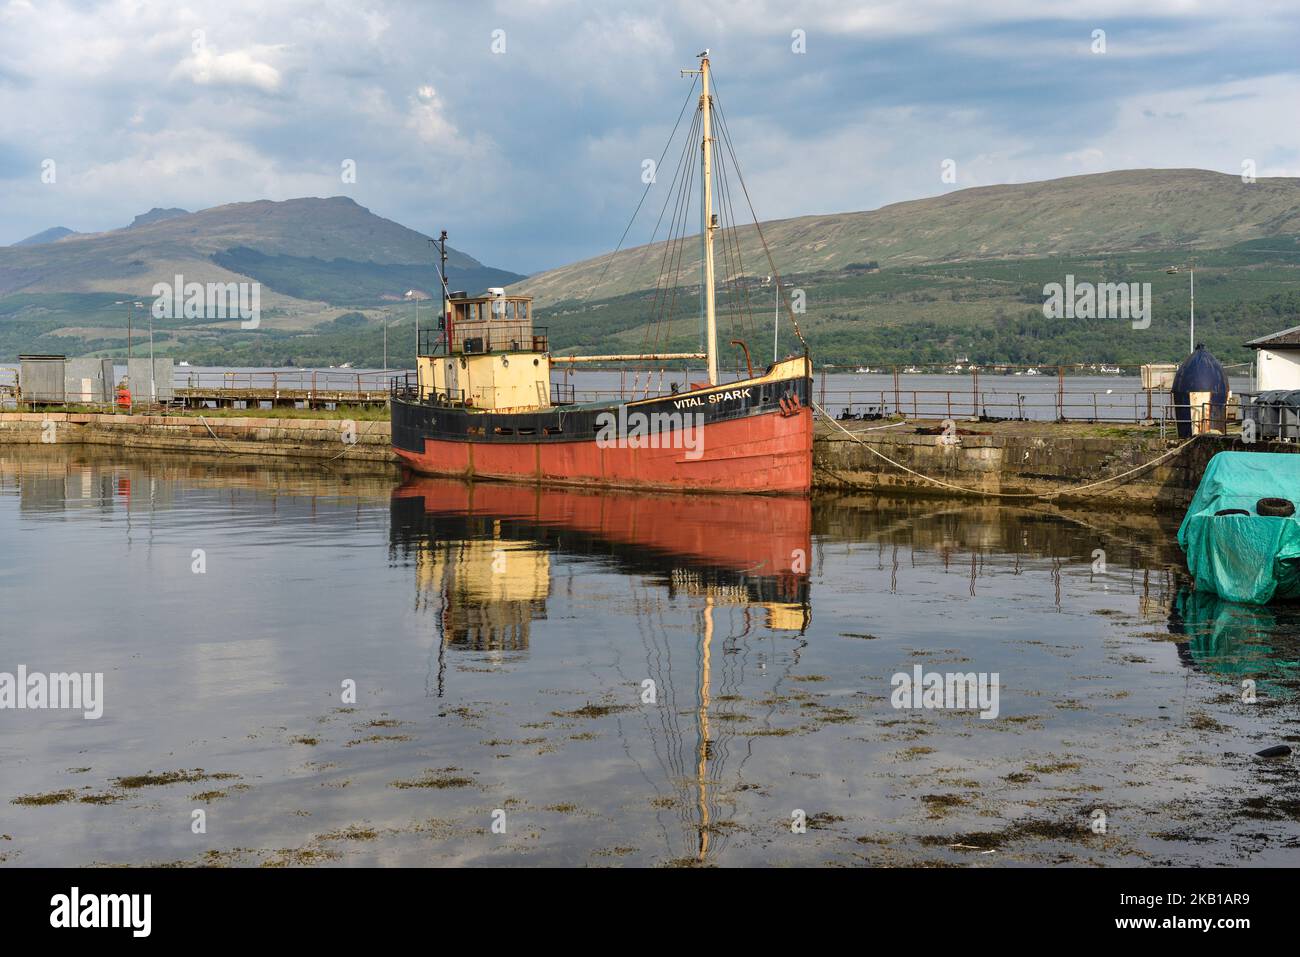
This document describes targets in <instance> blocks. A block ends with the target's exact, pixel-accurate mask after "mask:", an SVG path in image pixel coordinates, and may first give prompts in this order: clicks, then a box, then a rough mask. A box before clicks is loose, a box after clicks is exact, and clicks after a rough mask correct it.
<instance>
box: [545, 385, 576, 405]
mask: <svg viewBox="0 0 1300 957" xmlns="http://www.w3.org/2000/svg"><path fill="white" fill-rule="evenodd" d="M575 394H576V393H575V392H574V388H573V386H572V385H571V384H569V383H567V382H552V383H551V405H573V403H574V401H575V399H574V396H575Z"/></svg>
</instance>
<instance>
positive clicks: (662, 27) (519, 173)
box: [0, 0, 1300, 272]
mask: <svg viewBox="0 0 1300 957" xmlns="http://www.w3.org/2000/svg"><path fill="white" fill-rule="evenodd" d="M1139 8H1141V9H1140V12H1139ZM498 31H499V32H498ZM796 31H801V33H796ZM1096 31H1104V38H1095V37H1097V35H1096V33H1095V32H1096ZM799 37H802V38H803V43H802V45H803V48H804V52H796V50H795V48H796V47H797V46H799V43H798V38H799ZM1099 39H1104V52H1097V49H1096V48H1097V47H1099V46H1100V44H1099ZM494 46H495V49H494ZM704 47H709V48H711V50H712V62H713V66H714V71H715V74H716V77H717V81H718V85H719V93H720V97H721V99H722V102H723V104H724V106H725V108H726V112H727V115H728V118H729V120H730V127H731V132H732V136H733V139H734V141H735V144H736V147H737V150H738V151H739V154H740V160H741V165H742V169H743V171H744V173H745V176H746V179H747V181H748V184H749V186H750V192H751V194H752V196H753V198H754V201H755V204H756V206H757V208H758V212H759V214H760V215H761V216H762V217H763V218H769V219H770V218H778V217H784V216H794V215H800V214H805V213H817V212H841V211H846V210H856V209H871V208H874V207H877V206H881V205H883V204H886V203H891V202H896V201H899V200H904V199H913V198H917V197H923V196H931V195H935V194H937V193H940V192H944V191H946V190H951V189H958V188H963V187H969V186H980V185H987V184H991V183H1007V182H1023V181H1027V180H1036V179H1047V178H1051V177H1056V176H1066V175H1072V174H1078V173H1091V172H1101V171H1105V170H1114V169H1127V168H1133V167H1200V168H1205V169H1215V170H1221V171H1223V172H1229V173H1240V172H1241V169H1242V163H1243V162H1244V161H1245V160H1248V159H1249V160H1253V161H1254V162H1255V164H1256V169H1257V171H1258V174H1259V175H1261V176H1270V175H1285V176H1298V175H1300V123H1298V122H1297V119H1300V59H1298V58H1297V55H1296V54H1297V51H1298V50H1300V7H1298V6H1297V5H1296V4H1294V3H1293V2H1274V0H1255V2H1251V3H1241V2H1239V0H1233V2H1227V0H1199V2H1198V0H1149V2H1145V3H1142V2H1136V3H1135V2H1133V0H1115V2H1109V0H1103V2H1059V0H985V2H981V3H973V2H971V0H960V2H947V0H894V2H837V0H713V2H704V0H661V2H659V3H653V2H650V3H647V2H641V3H612V2H604V3H602V2H595V0H510V2H507V0H501V2H475V3H452V2H445V3H434V2H427V0H426V2H407V3H403V2H380V0H346V2H336V0H311V2H294V0H275V2H266V0H256V2H244V0H213V2H209V0H189V2H186V3H175V2H145V0H114V2H104V3H95V2H84V0H81V2H59V0H52V2H42V0H0V244H3V243H10V242H13V241H15V240H18V239H21V238H23V237H25V236H28V235H30V234H32V233H35V232H39V231H40V230H42V229H46V228H48V227H50V226H56V225H60V226H67V227H70V228H72V229H76V230H81V231H94V230H102V229H109V228H113V227H116V226H120V225H124V224H126V223H127V222H129V221H130V220H131V218H132V217H133V216H134V215H136V214H137V213H140V212H143V211H145V210H147V209H149V208H150V207H153V206H181V207H184V208H186V209H201V208H205V207H208V206H215V205H219V204H222V203H229V202H237V201H244V200H253V199H276V200H279V199H289V198H292V197H297V196H335V195H346V196H351V197H352V198H354V199H355V200H356V201H357V202H359V203H361V204H362V205H364V206H367V207H369V208H370V209H372V210H373V211H375V212H376V213H379V214H380V215H383V216H387V217H389V218H392V219H396V220H398V221H399V222H402V223H404V224H406V225H408V226H411V227H413V228H416V229H420V230H422V231H424V232H428V233H436V231H437V230H438V229H440V228H446V229H447V230H448V231H449V233H450V234H451V237H452V244H453V245H455V246H457V247H458V248H460V249H463V250H465V251H467V252H469V253H471V254H472V255H474V256H476V257H478V258H479V259H481V260H483V261H484V262H486V263H488V264H491V265H496V266H501V267H504V268H508V269H514V270H517V271H520V272H533V271H536V270H540V269H544V268H548V267H551V266H555V265H560V264H563V263H565V262H570V261H572V260H575V259H579V258H585V257H587V256H591V255H595V254H597V253H599V252H602V251H604V250H606V249H609V248H612V247H613V245H614V244H615V243H616V242H617V241H618V238H619V236H620V234H621V233H622V231H623V227H624V226H625V225H626V223H627V219H628V216H629V215H630V213H631V211H632V209H633V207H634V206H635V205H636V202H637V200H638V199H639V198H640V193H641V190H642V188H643V186H642V183H641V172H642V162H643V160H644V159H646V158H651V157H658V156H659V155H660V153H661V151H662V149H663V145H664V141H665V139H666V137H667V134H668V131H669V130H670V129H671V127H672V124H673V121H674V120H675V119H676V117H677V113H678V110H679V109H680V107H681V105H682V102H683V100H684V98H685V96H686V91H687V89H688V88H689V82H690V81H689V80H684V79H682V78H681V77H680V76H679V74H678V70H679V69H680V68H683V67H690V66H693V65H694V63H695V60H694V54H695V53H697V52H698V51H699V50H701V49H703V48H704ZM48 160H53V161H54V165H53V171H54V177H53V179H54V181H53V182H45V181H43V179H49V178H50V177H49V175H48V173H47V175H46V176H45V177H44V178H43V177H42V170H43V169H46V170H48V169H49V168H50V167H49V165H48V164H47V162H46V161H48ZM348 160H352V161H354V162H355V168H356V177H355V182H344V178H343V175H342V172H343V168H344V163H345V161H348ZM945 160H953V161H954V162H955V170H956V183H955V184H950V183H946V182H944V181H943V179H942V176H941V174H942V171H943V163H944V161H945ZM666 180H667V177H663V176H661V178H660V182H661V183H664V187H658V188H665V187H666ZM651 225H652V224H651V223H646V224H645V227H644V229H643V230H641V232H642V233H643V234H642V235H641V236H639V237H638V235H637V231H635V230H634V232H633V235H632V238H633V239H637V238H640V239H641V240H644V239H645V238H647V237H648V235H649V230H650V226H651Z"/></svg>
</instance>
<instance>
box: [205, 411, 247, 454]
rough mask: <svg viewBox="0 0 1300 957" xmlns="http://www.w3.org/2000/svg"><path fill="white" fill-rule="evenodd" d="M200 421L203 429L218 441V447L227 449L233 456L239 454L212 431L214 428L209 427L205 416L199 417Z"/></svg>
mask: <svg viewBox="0 0 1300 957" xmlns="http://www.w3.org/2000/svg"><path fill="white" fill-rule="evenodd" d="M199 421H200V422H202V423H203V427H204V428H205V429H207V430H208V434H209V435H210V436H212V437H213V438H214V439H216V440H217V445H219V446H221V447H222V448H223V449H225V450H226V451H227V452H229V453H231V454H232V455H238V454H239V453H237V452H236V451H235V450H234V449H232V448H231V447H230V446H228V445H227V444H226V443H225V442H222V441H221V438H220V437H219V436H218V435H217V433H215V432H213V431H212V426H210V425H208V420H207V419H205V418H204V417H203V416H199Z"/></svg>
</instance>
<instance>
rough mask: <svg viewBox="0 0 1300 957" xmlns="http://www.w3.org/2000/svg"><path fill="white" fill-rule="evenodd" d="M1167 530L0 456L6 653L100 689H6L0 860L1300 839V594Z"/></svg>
mask: <svg viewBox="0 0 1300 957" xmlns="http://www.w3.org/2000/svg"><path fill="white" fill-rule="evenodd" d="M1173 531H1174V525H1173V524H1172V522H1171V521H1159V520H1156V519H1154V518H1151V517H1146V516H1134V515H1127V516H1106V515H1098V514H1095V513H1089V512H1073V513H1066V512H1060V511H1055V510H1050V509H1047V508H1043V509H1039V510H1035V509H1021V508H1001V507H986V506H973V505H971V504H969V503H964V502H953V501H947V500H942V499H933V498H853V499H833V500H819V501H817V502H816V503H815V504H813V505H811V506H809V505H808V504H807V503H805V502H798V501H784V500H763V501H756V500H750V499H746V500H737V499H712V498H707V497H685V498H679V497H663V496H628V495H605V496H600V495H595V494H584V493H578V492H549V491H548V492H537V491H535V490H531V489H523V488H513V487H508V486H497V485H485V484H484V485H478V486H474V487H472V488H470V487H466V486H462V485H458V484H456V483H450V482H441V481H432V480H421V481H410V482H406V483H402V482H400V481H399V480H392V479H387V478H382V479H379V478H375V477H373V476H369V477H363V476H357V475H347V474H340V473H335V472H329V471H326V470H324V469H322V468H320V467H313V468H311V469H304V470H277V469H276V468H274V467H268V466H266V465H261V464H258V465H254V466H248V465H242V466H240V465H231V464H228V463H226V462H224V461H222V460H206V461H198V460H188V461H182V460H175V459H166V458H158V459H133V460H132V461H131V462H129V463H128V462H126V461H118V460H114V459H112V458H101V457H95V456H93V455H89V454H87V453H85V452H82V451H75V452H68V451H64V450H60V449H51V450H45V449H40V450H24V451H21V452H19V453H15V452H12V451H7V450H6V451H0V541H3V543H4V547H3V550H2V551H0V608H3V611H4V614H3V618H0V672H11V673H12V672H15V671H16V670H17V667H18V666H19V665H26V666H27V668H28V669H29V671H40V672H57V671H73V670H75V671H82V672H103V673H104V698H105V704H104V714H103V717H102V718H100V719H98V720H85V719H84V718H83V717H82V716H81V713H80V712H72V711H66V710H65V711H56V710H22V711H18V710H3V711H0V767H2V768H3V779H2V784H0V835H3V837H0V859H2V860H3V861H4V862H5V863H7V864H8V865H10V866H15V865H53V864H143V863H161V862H188V863H195V864H199V863H214V864H234V865H260V864H303V863H330V864H343V865H350V864H412V865H416V864H422V865H427V864H524V865H528V864H572V865H588V864H590V865H614V866H619V865H665V864H674V865H688V864H698V863H706V864H718V865H741V864H747V865H786V864H815V863H833V864H873V865H884V864H915V863H935V862H947V863H955V864H961V865H968V866H996V865H1013V864H1023V863H1066V864H1093V863H1103V864H1125V865H1150V864H1156V865H1159V864H1207V865H1225V864H1228V865H1237V864H1264V863H1271V864H1278V863H1285V862H1294V860H1295V859H1296V854H1297V847H1300V802H1297V801H1296V799H1295V793H1296V791H1295V787H1296V783H1297V776H1296V766H1295V764H1294V763H1292V762H1291V761H1290V760H1281V761H1267V760H1263V759H1259V758H1256V757H1254V756H1253V753H1254V752H1255V751H1258V750H1260V749H1261V748H1264V747H1267V746H1270V745H1274V744H1279V743H1283V742H1287V741H1290V742H1295V741H1297V740H1300V736H1298V735H1297V730H1296V716H1297V707H1296V699H1295V693H1296V689H1297V686H1298V684H1297V677H1296V675H1297V657H1298V655H1300V637H1298V636H1300V628H1298V627H1297V626H1298V625H1300V614H1297V611H1296V610H1295V609H1292V608H1278V609H1267V610H1262V609H1254V610H1251V609H1245V608H1240V607H1235V606H1229V605H1225V604H1223V603H1220V602H1217V601H1214V600H1211V599H1209V598H1207V597H1206V596H1203V595H1196V594H1194V593H1190V592H1188V591H1187V589H1186V585H1185V580H1184V573H1183V572H1182V571H1181V564H1180V559H1179V556H1178V553H1177V550H1176V548H1174V547H1171V545H1170V541H1171V539H1172V534H1173ZM1097 549H1102V550H1103V551H1104V559H1105V568H1104V571H1103V570H1098V569H1094V563H1095V557H1094V556H1095V554H1096V550H1097ZM196 551H197V554H196ZM196 562H197V563H199V564H197V565H196ZM196 568H197V569H199V570H198V571H196ZM917 665H919V666H921V667H922V668H923V670H924V671H927V672H928V671H938V672H947V671H960V672H977V673H992V672H996V673H997V674H998V675H999V676H1000V683H999V687H1000V696H999V713H998V716H997V717H996V718H992V719H987V720H986V719H982V718H980V717H979V715H978V714H977V713H975V712H973V711H968V710H945V709H928V710H927V709H915V710H914V709H896V708H895V707H893V706H892V705H891V701H890V697H891V691H892V688H891V677H892V676H893V675H894V674H895V673H898V672H904V673H908V674H910V673H911V672H912V669H913V667H914V666H917ZM1244 679H1252V680H1254V681H1255V682H1256V688H1257V694H1258V700H1257V701H1256V702H1255V703H1253V704H1248V703H1244V702H1243V701H1242V688H1241V682H1242V681H1243V680H1244ZM348 682H354V683H355V688H356V700H355V703H350V702H348V701H345V700H343V697H342V696H343V694H344V685H345V683H348ZM651 693H653V699H654V700H653V702H648V701H646V700H645V699H646V698H648V697H650V696H651ZM178 772H179V773H178ZM15 801H16V802H17V803H14V802H15ZM196 810H201V811H203V812H205V815H206V820H205V821H204V822H203V823H204V824H205V828H206V829H205V830H204V831H203V832H201V833H196V832H195V829H196V826H197V825H195V823H194V822H195V814H194V812H195V811H196ZM800 812H802V815H803V817H804V818H806V821H807V827H806V830H804V832H803V833H798V832H797V830H792V822H795V821H797V820H798V819H799V813H800ZM1098 812H1101V813H1102V814H1104V815H1105V818H1104V823H1105V828H1104V833H1099V832H1098V831H1099V823H1098V822H1099V821H1100V820H1101V819H1100V818H1099V816H1098ZM494 822H496V823H497V824H498V829H499V828H500V825H501V824H502V823H503V824H504V833H497V832H495V831H494V829H493V826H494Z"/></svg>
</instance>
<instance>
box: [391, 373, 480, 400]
mask: <svg viewBox="0 0 1300 957" xmlns="http://www.w3.org/2000/svg"><path fill="white" fill-rule="evenodd" d="M388 394H389V395H390V396H391V397H392V398H394V399H403V400H405V401H407V402H417V401H421V400H423V401H426V402H432V403H433V404H434V405H464V404H465V390H464V389H432V390H429V389H426V390H425V392H424V395H423V397H421V395H420V389H419V382H418V381H417V379H416V374H415V373H414V372H405V373H403V374H402V375H395V376H393V377H392V378H391V379H390V380H389V392H388Z"/></svg>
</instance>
